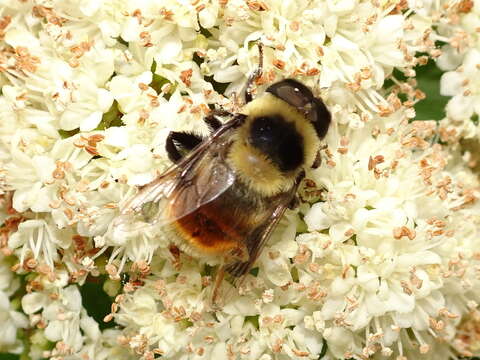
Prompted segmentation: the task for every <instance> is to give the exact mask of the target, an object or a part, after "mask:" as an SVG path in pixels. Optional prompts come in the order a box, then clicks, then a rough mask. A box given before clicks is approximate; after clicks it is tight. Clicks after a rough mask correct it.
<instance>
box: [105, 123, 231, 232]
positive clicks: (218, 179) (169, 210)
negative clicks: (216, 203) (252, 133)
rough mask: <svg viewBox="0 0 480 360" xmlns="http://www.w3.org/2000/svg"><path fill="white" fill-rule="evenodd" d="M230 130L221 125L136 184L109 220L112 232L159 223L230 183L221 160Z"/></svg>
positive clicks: (179, 215)
mask: <svg viewBox="0 0 480 360" xmlns="http://www.w3.org/2000/svg"><path fill="white" fill-rule="evenodd" d="M230 130H231V127H229V126H228V125H224V127H223V128H220V129H219V130H218V131H217V132H216V133H215V134H214V135H213V136H212V138H210V139H208V140H206V141H204V142H203V143H201V144H200V145H199V146H198V147H197V148H195V149H194V150H192V152H191V153H190V154H189V155H188V156H187V157H186V158H185V159H183V160H182V161H181V162H180V163H179V164H177V165H175V166H173V167H172V168H171V169H170V170H168V171H167V172H166V173H165V174H163V175H161V176H159V177H158V178H157V179H155V180H154V181H152V182H151V183H149V184H147V185H145V186H143V187H142V188H140V190H139V191H138V192H137V193H136V194H135V195H134V196H133V197H132V198H130V199H129V200H127V202H126V203H125V205H124V206H123V207H122V208H121V210H120V215H119V216H117V217H116V218H115V219H114V220H113V223H112V227H113V231H114V234H115V235H117V236H125V235H136V234H138V232H139V231H148V230H150V229H152V228H153V227H155V228H156V227H161V226H163V225H165V224H167V223H170V222H173V221H175V220H177V219H179V218H182V217H184V216H186V215H188V214H190V213H192V212H193V211H195V210H196V209H198V208H199V207H200V206H202V205H204V204H206V203H209V202H211V201H213V200H215V199H216V198H217V197H218V196H220V195H221V194H222V193H224V192H225V190H227V189H228V188H229V187H230V186H232V184H233V183H234V181H235V173H234V172H233V170H232V169H231V168H230V167H229V166H228V165H227V164H226V162H225V157H226V143H227V142H228V138H229V135H230V134H229V132H230Z"/></svg>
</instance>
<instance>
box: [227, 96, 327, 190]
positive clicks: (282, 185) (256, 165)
mask: <svg viewBox="0 0 480 360" xmlns="http://www.w3.org/2000/svg"><path fill="white" fill-rule="evenodd" d="M241 113H242V114H245V115H247V118H246V120H245V123H244V124H242V126H240V127H239V128H238V129H237V131H236V133H235V135H234V139H233V143H232V145H231V148H230V152H229V155H228V160H227V161H228V162H229V163H230V165H231V166H232V167H233V168H234V169H235V170H236V171H237V174H238V176H239V179H240V180H241V181H242V182H243V183H245V184H246V185H248V186H249V187H250V188H251V189H252V190H254V191H256V192H258V193H260V194H261V195H263V196H274V195H276V194H279V193H281V192H283V191H288V190H289V189H290V188H291V187H292V186H293V185H294V183H295V179H296V177H297V175H298V173H299V171H300V170H301V168H303V167H310V166H311V165H312V164H313V162H314V160H315V157H316V155H317V152H318V149H319V146H320V140H319V138H318V136H317V134H316V132H315V128H314V127H313V125H312V124H311V123H310V122H309V121H308V119H306V118H305V116H304V115H303V114H302V113H300V112H299V111H298V110H297V109H295V107H293V106H291V105H290V104H288V103H286V102H285V101H283V100H281V99H279V98H277V97H276V96H274V95H272V94H270V93H265V94H264V95H262V96H261V97H259V98H256V99H255V100H253V101H251V102H250V103H248V104H246V105H245V106H244V108H243V109H242V111H241ZM273 115H281V116H282V118H283V119H285V121H287V122H290V123H293V124H294V125H295V129H296V130H297V132H298V133H299V134H300V136H301V137H302V138H303V148H304V159H303V166H301V167H300V168H299V169H296V170H294V171H289V172H285V171H281V170H280V169H279V168H278V166H276V165H275V164H273V163H272V161H271V160H270V159H269V158H268V157H267V156H266V155H265V154H263V153H262V152H261V151H259V150H258V149H256V148H254V147H253V146H252V145H250V144H249V142H248V138H249V131H250V126H251V123H252V121H253V120H254V119H256V118H258V117H263V116H273Z"/></svg>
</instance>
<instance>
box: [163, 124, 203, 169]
mask: <svg viewBox="0 0 480 360" xmlns="http://www.w3.org/2000/svg"><path fill="white" fill-rule="evenodd" d="M202 141H203V139H202V138H201V137H199V136H197V135H193V134H189V133H185V132H177V131H171V132H170V134H168V136H167V140H166V142H165V150H166V151H167V154H168V158H169V159H170V160H171V161H172V162H174V163H177V162H179V161H180V160H181V159H182V158H183V157H184V156H185V155H186V154H187V153H188V152H189V151H191V150H192V149H193V148H194V147H195V146H197V145H198V144H200V143H201V142H202Z"/></svg>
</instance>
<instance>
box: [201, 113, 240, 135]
mask: <svg viewBox="0 0 480 360" xmlns="http://www.w3.org/2000/svg"><path fill="white" fill-rule="evenodd" d="M217 116H220V117H225V116H230V117H231V116H233V114H232V113H231V112H228V111H226V110H222V109H215V110H212V111H211V112H210V114H208V116H206V117H205V118H204V119H203V121H204V122H205V123H206V124H207V125H208V128H209V129H210V131H211V132H213V131H215V130H217V129H218V128H220V126H222V123H221V122H220V120H218V118H217Z"/></svg>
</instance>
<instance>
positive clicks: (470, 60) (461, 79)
mask: <svg viewBox="0 0 480 360" xmlns="http://www.w3.org/2000/svg"><path fill="white" fill-rule="evenodd" d="M440 86H441V88H440V93H441V94H442V95H445V96H453V97H452V99H450V100H449V102H448V104H447V107H446V110H447V116H448V117H450V118H452V120H454V121H455V120H457V121H458V120H463V119H470V118H471V117H472V115H473V114H476V115H477V116H479V115H480V51H479V50H477V49H472V50H470V51H468V53H467V54H466V55H465V59H464V60H463V63H462V65H461V66H460V67H458V68H457V69H456V70H455V71H449V72H446V73H445V74H443V75H442V79H441V81H440Z"/></svg>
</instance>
